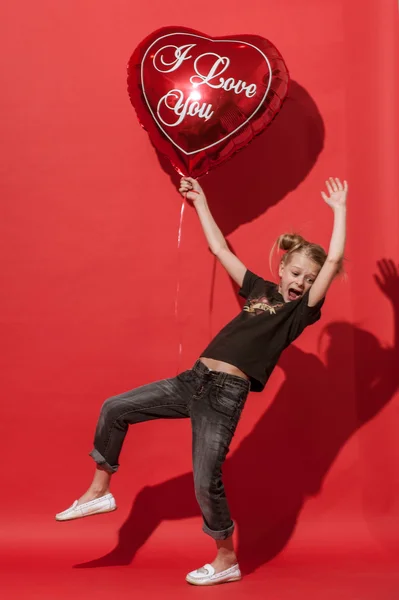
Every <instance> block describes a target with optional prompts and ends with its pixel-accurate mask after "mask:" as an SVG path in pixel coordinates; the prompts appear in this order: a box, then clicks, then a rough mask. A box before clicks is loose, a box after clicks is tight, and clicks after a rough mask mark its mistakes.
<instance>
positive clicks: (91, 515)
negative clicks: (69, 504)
mask: <svg viewBox="0 0 399 600" xmlns="http://www.w3.org/2000/svg"><path fill="white" fill-rule="evenodd" d="M117 508H118V507H117V506H115V508H108V509H106V510H99V511H98V512H93V513H89V514H87V515H79V516H77V517H69V518H67V519H57V517H55V520H56V521H58V523H62V522H63V521H76V520H77V519H86V517H96V516H97V515H104V514H105V513H109V512H114V511H115V510H117Z"/></svg>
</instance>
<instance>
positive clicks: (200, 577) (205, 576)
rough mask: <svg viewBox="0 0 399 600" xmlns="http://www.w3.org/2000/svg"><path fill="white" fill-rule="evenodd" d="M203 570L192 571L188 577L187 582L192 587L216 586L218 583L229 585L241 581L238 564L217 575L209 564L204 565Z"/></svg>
mask: <svg viewBox="0 0 399 600" xmlns="http://www.w3.org/2000/svg"><path fill="white" fill-rule="evenodd" d="M202 569H203V570H202ZM202 569H197V570H196V571H191V573H189V574H188V575H187V576H186V581H187V582H188V583H191V584H192V585H216V584H217V583H229V582H231V581H239V580H240V579H241V571H240V567H239V566H238V563H237V564H235V565H233V566H232V567H230V568H229V569H226V570H225V571H221V572H220V573H215V569H214V568H213V567H212V565H209V564H206V565H204V566H203V567H202ZM204 571H205V572H204Z"/></svg>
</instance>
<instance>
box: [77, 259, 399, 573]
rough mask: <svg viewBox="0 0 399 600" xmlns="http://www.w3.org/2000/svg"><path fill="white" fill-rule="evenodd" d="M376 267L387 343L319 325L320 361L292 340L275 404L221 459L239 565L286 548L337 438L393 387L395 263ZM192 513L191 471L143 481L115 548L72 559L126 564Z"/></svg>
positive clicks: (249, 565)
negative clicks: (389, 335) (323, 345)
mask: <svg viewBox="0 0 399 600" xmlns="http://www.w3.org/2000/svg"><path fill="white" fill-rule="evenodd" d="M379 270H380V274H379V276H377V277H376V282H377V284H378V286H379V287H380V290H381V291H382V292H383V293H384V294H385V295H386V296H387V297H388V298H389V299H390V301H391V302H392V306H393V309H394V313H395V341H394V343H393V345H392V346H391V347H389V348H383V347H382V346H381V344H380V342H379V341H378V339H377V338H376V337H375V336H374V335H373V334H371V333H370V332H368V331H365V330H364V329H361V328H359V327H357V326H356V325H352V324H350V323H345V322H341V323H340V322H338V323H332V324H329V325H328V326H327V327H326V329H325V331H324V335H327V339H328V347H327V351H326V363H325V364H324V363H323V362H322V361H321V360H320V359H319V358H318V357H316V356H315V355H312V354H308V353H306V352H303V351H302V350H300V349H299V348H297V347H296V346H291V347H289V348H288V349H287V350H286V351H285V352H284V353H283V355H282V357H281V359H280V362H279V366H280V367H281V368H282V369H283V371H284V373H285V381H284V383H283V384H282V386H281V388H280V390H279V391H278V393H277V395H276V397H275V399H274V401H273V403H272V405H271V406H270V407H269V409H268V410H267V411H266V412H265V414H264V415H263V416H262V417H261V419H260V420H259V422H258V423H257V424H256V425H255V427H254V429H253V430H252V431H251V433H250V434H249V435H248V436H247V437H246V438H244V440H243V441H242V442H241V444H240V445H239V447H238V448H237V450H236V451H235V452H234V453H233V454H232V455H231V457H229V458H228V459H227V461H226V463H225V466H224V474H225V476H224V480H225V484H226V489H227V494H228V497H229V499H230V504H231V510H232V514H233V515H234V518H235V521H236V524H237V528H238V539H239V544H238V557H239V561H240V566H241V568H242V570H243V572H244V573H249V572H251V571H253V570H254V569H256V568H257V567H259V566H261V565H262V564H264V563H265V562H267V561H269V560H271V559H272V558H274V557H275V556H276V555H277V554H278V553H279V552H280V551H281V550H282V549H283V548H284V546H285V545H286V544H287V542H288V540H289V539H290V536H291V534H292V532H293V530H294V528H295V524H296V522H297V520H298V517H299V514H300V511H301V509H302V506H303V504H304V502H305V500H306V498H307V497H309V496H314V495H317V494H318V493H319V492H320V489H321V487H322V484H323V480H324V477H325V476H326V474H327V473H328V471H329V469H330V467H331V465H332V464H333V462H334V460H335V458H336V456H337V454H338V453H339V451H340V450H341V448H342V447H343V445H344V444H345V443H346V442H347V440H348V439H349V438H350V437H351V436H352V435H353V434H354V433H356V431H358V430H359V428H360V427H362V425H364V424H365V423H367V422H368V421H370V420H371V419H372V418H373V417H374V416H375V415H376V414H377V413H378V412H379V411H380V410H381V409H382V408H383V407H384V406H385V405H386V404H387V403H388V402H389V400H390V399H391V398H392V396H393V395H394V393H395V392H396V390H397V389H398V386H399V370H398V368H397V365H398V364H399V272H398V269H397V268H396V267H395V266H394V263H393V262H392V261H381V262H380V263H379ZM349 384H350V385H349ZM259 400H261V398H259ZM259 400H258V401H259ZM199 515H200V513H199V509H198V506H197V503H196V501H195V498H194V492H193V478H192V473H185V474H183V475H180V476H178V477H175V478H173V479H170V480H168V481H165V482H164V483H161V484H159V485H155V486H153V487H145V488H144V489H143V490H142V491H141V492H140V493H139V494H138V496H137V498H136V500H135V502H134V503H133V506H132V509H131V512H130V514H129V517H128V518H127V520H126V522H125V523H124V524H123V526H122V527H121V529H120V531H119V541H118V544H117V546H116V548H115V549H114V550H113V551H111V552H110V553H109V554H107V555H106V556H103V557H102V558H99V559H97V560H93V561H91V562H88V563H84V564H81V565H76V567H78V568H90V567H101V566H111V565H121V564H129V563H130V562H131V561H132V559H133V558H134V555H135V554H136V552H137V551H138V550H139V549H140V548H141V547H142V545H143V544H144V543H145V542H146V540H147V539H148V538H149V537H150V536H151V534H152V533H153V532H154V530H155V529H156V528H157V526H158V525H159V524H160V523H161V522H162V521H164V520H171V519H185V518H189V517H194V516H199Z"/></svg>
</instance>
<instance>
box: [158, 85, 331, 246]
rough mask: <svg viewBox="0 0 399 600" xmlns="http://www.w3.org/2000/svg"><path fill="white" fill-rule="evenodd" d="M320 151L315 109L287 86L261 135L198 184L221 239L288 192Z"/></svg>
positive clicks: (170, 170)
mask: <svg viewBox="0 0 399 600" xmlns="http://www.w3.org/2000/svg"><path fill="white" fill-rule="evenodd" d="M323 145H324V124H323V120H322V118H321V115H320V113H319V111H318V109H317V106H316V104H315V103H314V101H313V99H312V98H311V97H310V96H309V94H308V93H307V91H306V90H305V89H304V88H303V87H302V86H300V85H299V84H298V83H296V82H295V81H291V85H290V88H289V92H288V97H287V98H286V100H285V103H284V105H283V107H282V109H281V111H280V113H279V114H278V115H277V117H276V118H275V119H274V121H273V122H272V123H271V124H270V125H269V126H268V128H267V129H266V131H265V132H264V133H263V134H262V135H260V136H259V137H257V138H255V139H254V140H253V141H252V142H251V143H250V144H249V145H248V146H247V147H246V148H245V149H243V150H241V151H240V152H238V153H237V154H236V155H235V156H234V157H233V158H232V159H230V160H228V161H227V162H226V163H225V164H223V165H221V166H219V167H218V168H217V169H215V170H214V171H211V172H210V173H209V174H208V175H206V176H204V177H203V178H202V179H201V184H202V185H203V187H204V189H205V191H206V193H207V196H208V199H209V205H210V208H211V210H212V213H213V215H214V217H215V220H216V222H217V223H218V225H219V227H220V228H221V230H222V231H223V233H224V235H229V234H230V233H231V232H233V231H234V230H235V229H237V227H239V226H240V225H242V224H243V223H247V222H250V221H252V220H253V219H255V218H256V217H259V216H260V215H262V214H263V213H264V212H266V211H267V209H268V208H270V207H271V206H274V205H275V204H277V203H278V202H279V201H280V200H282V199H283V198H284V197H285V196H286V195H287V194H288V193H289V192H290V191H292V190H294V189H295V188H296V187H297V186H298V185H299V184H300V183H301V182H302V181H303V180H304V179H305V178H306V176H307V175H308V173H309V172H310V170H311V169H312V167H313V165H314V164H315V163H316V160H317V158H318V156H319V154H320V152H321V151H322V149H323ZM157 154H158V159H159V162H160V164H161V167H162V168H163V170H164V171H165V172H166V173H167V174H168V175H169V177H170V178H171V180H172V182H173V185H174V186H176V187H178V184H179V181H180V175H178V173H176V171H175V170H174V169H173V167H172V166H171V164H170V162H169V161H168V159H167V158H165V157H164V156H163V155H161V154H159V153H157ZM225 201H226V202H228V210H226V202H225Z"/></svg>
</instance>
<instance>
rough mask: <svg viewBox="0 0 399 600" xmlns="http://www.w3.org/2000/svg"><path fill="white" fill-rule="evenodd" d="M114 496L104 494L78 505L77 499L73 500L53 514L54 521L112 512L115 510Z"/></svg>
mask: <svg viewBox="0 0 399 600" xmlns="http://www.w3.org/2000/svg"><path fill="white" fill-rule="evenodd" d="M116 508H117V506H116V502H115V498H114V497H113V495H112V494H106V495H105V496H101V498H96V499H95V500H90V502H84V503H83V504H79V505H78V501H77V500H75V502H74V503H73V504H72V506H70V507H69V508H67V509H66V510H64V511H63V512H60V513H58V514H56V515H55V519H56V521H70V520H71V519H81V518H82V517H88V516H90V515H99V514H101V513H107V512H112V511H113V510H116Z"/></svg>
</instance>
